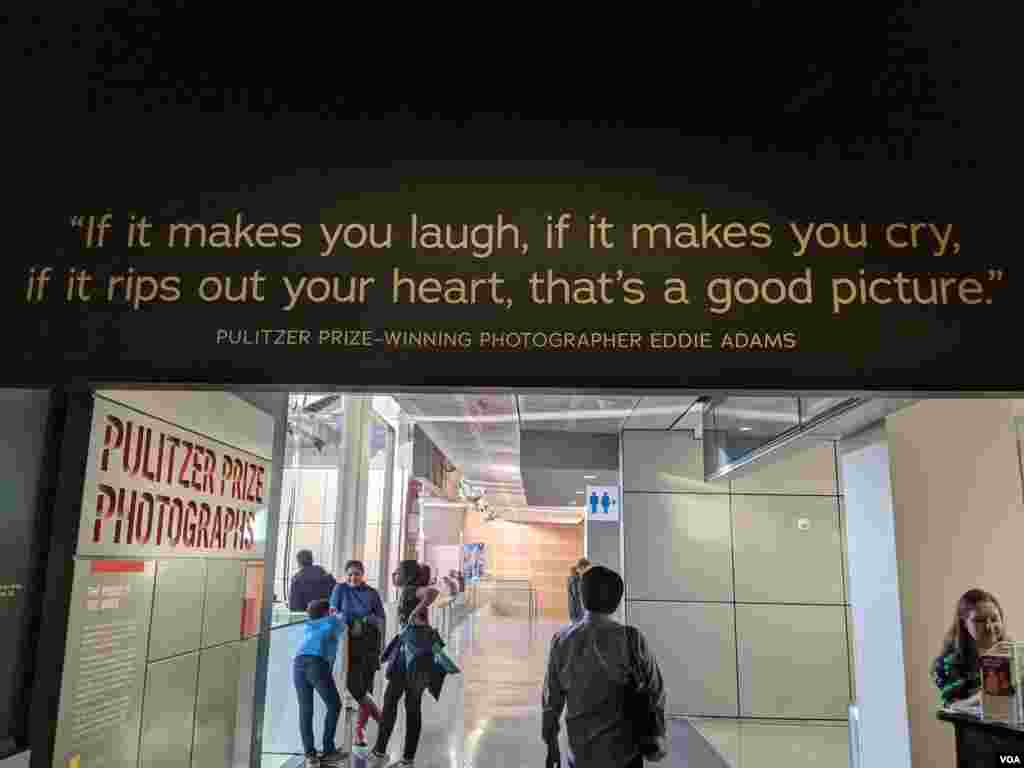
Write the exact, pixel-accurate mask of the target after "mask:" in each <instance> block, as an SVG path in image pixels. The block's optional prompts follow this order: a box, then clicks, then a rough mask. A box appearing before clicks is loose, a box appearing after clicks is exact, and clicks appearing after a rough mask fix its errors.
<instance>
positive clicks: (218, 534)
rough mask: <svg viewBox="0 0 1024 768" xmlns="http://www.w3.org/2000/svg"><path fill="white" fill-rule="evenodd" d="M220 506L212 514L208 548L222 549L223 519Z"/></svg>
mask: <svg viewBox="0 0 1024 768" xmlns="http://www.w3.org/2000/svg"><path fill="white" fill-rule="evenodd" d="M222 515H223V512H222V510H221V508H220V505H218V506H217V509H216V510H214V512H213V529H212V531H211V533H210V546H211V547H214V548H216V549H224V538H223V537H224V518H223V516H222Z"/></svg>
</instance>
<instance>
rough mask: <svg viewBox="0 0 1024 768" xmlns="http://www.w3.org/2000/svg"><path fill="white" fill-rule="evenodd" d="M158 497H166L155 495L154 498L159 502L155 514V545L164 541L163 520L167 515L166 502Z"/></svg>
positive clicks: (164, 497)
mask: <svg viewBox="0 0 1024 768" xmlns="http://www.w3.org/2000/svg"><path fill="white" fill-rule="evenodd" d="M160 499H167V497H166V496H157V497H156V500H157V502H159V507H158V510H159V511H158V512H157V516H156V543H157V546H159V545H160V544H162V543H163V541H164V521H165V520H166V515H167V504H166V503H164V502H161V501H160ZM168 500H169V499H168Z"/></svg>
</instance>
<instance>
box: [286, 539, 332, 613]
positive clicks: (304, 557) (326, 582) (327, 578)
mask: <svg viewBox="0 0 1024 768" xmlns="http://www.w3.org/2000/svg"><path fill="white" fill-rule="evenodd" d="M295 560H296V561H297V562H298V564H299V571H298V573H296V574H295V575H294V576H292V584H291V589H290V590H289V592H288V610H290V611H305V610H306V609H307V608H308V607H309V604H310V603H312V602H313V601H314V600H329V599H330V597H331V593H332V592H333V591H334V588H335V586H337V584H338V581H337V579H335V578H334V576H332V575H331V574H330V573H328V572H327V571H325V570H324V569H323V568H321V567H320V566H319V565H313V553H312V552H310V551H309V550H308V549H300V550H299V551H298V552H296V553H295Z"/></svg>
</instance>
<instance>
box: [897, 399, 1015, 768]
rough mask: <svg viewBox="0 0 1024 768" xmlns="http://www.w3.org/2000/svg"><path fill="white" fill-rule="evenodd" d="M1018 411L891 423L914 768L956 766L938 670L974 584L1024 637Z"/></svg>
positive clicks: (964, 407)
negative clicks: (934, 674) (948, 634)
mask: <svg viewBox="0 0 1024 768" xmlns="http://www.w3.org/2000/svg"><path fill="white" fill-rule="evenodd" d="M1016 405H1017V406H1018V408H1019V402H1018V403H1016ZM1014 408H1015V402H1014V401H1010V400H930V401H923V402H921V403H919V404H917V405H914V406H912V407H911V408H908V409H906V410H904V411H901V412H899V413H897V414H895V415H893V416H892V417H890V418H889V419H888V420H887V424H886V428H887V432H888V436H889V447H890V461H891V465H892V483H893V505H894V511H895V518H896V553H897V557H898V561H899V576H900V592H901V602H902V612H903V632H904V635H903V637H904V664H905V669H906V676H907V704H908V709H909V717H910V739H911V750H912V752H913V764H914V766H915V768H952V767H953V766H954V765H955V759H954V753H955V748H954V742H953V728H952V726H950V725H948V724H944V723H940V722H938V721H937V720H936V719H935V710H936V707H937V706H938V692H937V690H936V688H935V686H934V684H933V683H932V680H931V676H930V664H931V662H932V660H933V659H934V657H935V656H936V655H937V653H938V652H939V650H940V648H941V644H942V636H943V633H944V632H945V630H946V628H947V625H948V622H949V621H950V620H951V618H952V613H953V607H954V604H955V603H956V600H957V599H958V598H959V596H960V595H961V594H962V593H963V592H965V591H966V590H967V589H970V588H971V587H981V588H983V589H987V590H989V591H991V592H993V593H994V594H995V595H996V596H997V597H998V598H999V600H1000V602H1001V603H1002V605H1003V608H1004V610H1005V611H1006V614H1007V619H1008V623H1009V630H1010V632H1011V633H1013V634H1015V635H1016V636H1018V637H1024V589H1022V588H1021V584H1022V583H1024V580H1022V573H1021V568H1022V559H1021V542H1024V505H1022V501H1021V498H1022V488H1021V475H1020V466H1019V459H1018V453H1017V443H1016V435H1015V430H1014V424H1013V416H1014ZM1018 412H1019V411H1018Z"/></svg>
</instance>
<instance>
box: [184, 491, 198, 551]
mask: <svg viewBox="0 0 1024 768" xmlns="http://www.w3.org/2000/svg"><path fill="white" fill-rule="evenodd" d="M185 509H186V511H185V546H186V547H188V548H189V549H192V548H193V547H194V546H195V545H196V538H197V537H198V532H199V506H198V505H197V504H196V503H195V502H194V501H190V502H189V503H188V506H187V507H186V508H185Z"/></svg>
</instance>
